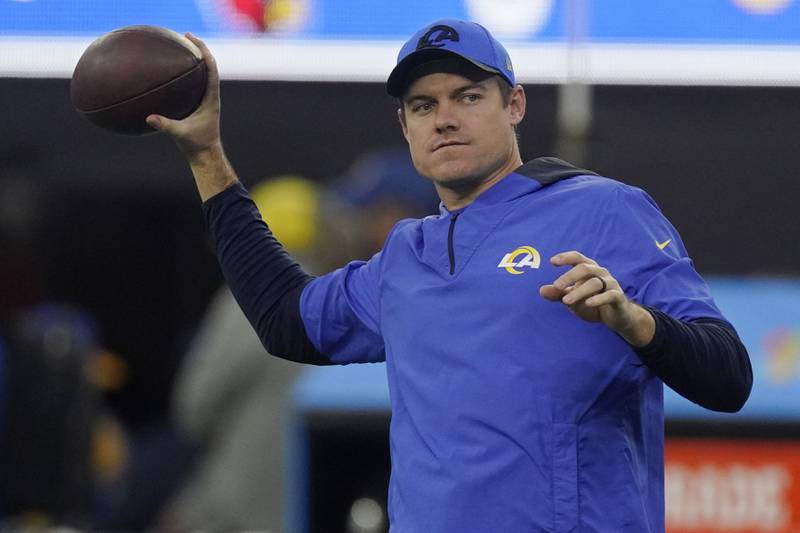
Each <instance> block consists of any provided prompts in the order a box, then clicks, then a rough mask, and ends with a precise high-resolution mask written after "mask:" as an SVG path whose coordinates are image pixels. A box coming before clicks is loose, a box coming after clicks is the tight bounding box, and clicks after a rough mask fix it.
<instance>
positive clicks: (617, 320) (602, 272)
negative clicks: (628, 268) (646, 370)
mask: <svg viewBox="0 0 800 533" xmlns="http://www.w3.org/2000/svg"><path fill="white" fill-rule="evenodd" d="M550 264H552V265H553V266H557V267H560V266H571V267H572V268H570V269H569V270H568V271H566V272H565V273H564V274H562V275H561V276H559V277H558V278H557V279H556V280H555V281H553V283H551V284H549V285H542V287H541V288H540V289H539V294H541V295H542V297H543V298H546V299H547V300H550V301H553V302H561V303H562V304H564V305H566V306H567V308H569V310H570V311H572V312H573V313H574V314H575V315H576V316H578V317H580V318H581V319H583V320H586V321H589V322H602V323H603V324H605V325H606V326H607V327H608V328H609V329H611V330H612V331H615V332H617V333H618V334H619V335H620V336H621V337H622V338H624V339H625V340H626V341H628V343H630V344H632V345H633V346H645V345H646V344H648V343H649V342H650V341H651V340H652V339H653V335H654V334H655V320H654V319H653V316H652V315H651V314H650V312H649V311H647V310H646V309H644V308H643V307H641V306H639V305H637V304H636V303H634V302H633V301H631V300H629V299H628V297H627V296H625V292H624V291H623V290H622V287H620V285H619V282H617V280H616V278H614V276H612V275H611V273H610V272H609V271H608V270H607V269H605V268H603V267H602V266H600V265H598V264H597V262H596V261H594V260H593V259H590V258H588V257H586V256H585V255H583V254H582V253H580V252H576V251H570V252H562V253H559V254H556V255H554V256H553V257H551V258H550Z"/></svg>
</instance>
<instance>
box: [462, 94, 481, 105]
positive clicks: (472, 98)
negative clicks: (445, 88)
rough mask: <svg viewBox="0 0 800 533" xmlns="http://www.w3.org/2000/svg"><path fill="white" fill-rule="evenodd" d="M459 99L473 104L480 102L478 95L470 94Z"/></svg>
mask: <svg viewBox="0 0 800 533" xmlns="http://www.w3.org/2000/svg"><path fill="white" fill-rule="evenodd" d="M461 99H462V100H464V101H465V102H469V103H474V102H477V101H478V100H480V99H481V96H480V95H479V94H472V93H470V94H465V95H464V96H462V97H461Z"/></svg>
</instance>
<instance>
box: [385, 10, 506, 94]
mask: <svg viewBox="0 0 800 533" xmlns="http://www.w3.org/2000/svg"><path fill="white" fill-rule="evenodd" d="M447 57H460V58H462V59H465V60H467V61H469V62H470V63H472V64H473V65H475V66H476V67H478V68H480V69H482V70H485V71H487V72H492V73H494V74H499V75H500V76H502V77H503V79H504V80H506V81H507V82H508V84H509V85H511V86H512V87H514V86H515V85H516V84H517V82H516V79H515V78H514V68H513V67H512V65H511V58H510V57H509V55H508V52H507V51H506V49H505V48H503V45H502V44H500V43H499V42H498V41H497V39H495V38H494V37H492V34H490V33H489V31H488V30H487V29H486V28H484V27H483V26H481V25H480V24H477V23H475V22H466V21H463V20H455V19H442V20H437V21H436V22H432V23H430V24H428V25H427V26H425V27H424V28H422V29H421V30H419V31H418V32H417V33H415V34H414V35H413V36H412V37H411V38H410V39H409V40H408V41H406V44H404V45H403V48H401V49H400V53H399V54H398V55H397V65H396V66H395V67H394V70H392V73H391V74H389V79H388V80H387V81H386V91H387V92H388V93H389V94H390V95H392V96H395V97H398V98H399V97H401V96H402V95H403V91H404V90H405V88H406V85H407V82H408V75H409V74H410V73H411V71H412V70H414V69H415V68H416V67H418V66H419V65H422V64H423V63H427V62H428V61H434V60H437V59H444V58H447Z"/></svg>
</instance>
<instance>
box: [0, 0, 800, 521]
mask: <svg viewBox="0 0 800 533" xmlns="http://www.w3.org/2000/svg"><path fill="white" fill-rule="evenodd" d="M442 17H454V18H466V19H471V20H475V21H477V22H480V23H482V24H484V25H485V26H487V27H488V28H489V29H490V30H491V31H492V32H493V33H494V34H495V35H496V36H497V37H498V38H500V40H502V41H503V42H504V43H505V44H506V45H507V48H508V49H509V52H510V54H511V57H512V59H513V60H514V64H515V71H516V73H517V76H518V79H519V80H520V81H521V82H522V83H523V84H524V85H525V87H526V91H527V95H528V106H529V108H528V113H527V117H526V119H525V121H524V122H523V124H522V126H521V127H520V128H519V133H520V138H521V151H522V153H523V159H530V158H533V157H537V156H541V155H555V156H558V157H561V158H563V159H567V160H569V161H571V162H573V163H575V164H577V165H582V166H585V167H587V168H591V169H593V170H595V171H597V172H599V173H602V174H604V175H607V176H611V177H614V178H616V179H619V180H621V181H624V182H627V183H630V184H633V185H637V186H640V187H643V188H645V189H646V190H647V191H648V192H649V193H650V194H651V195H652V196H653V197H654V198H655V199H656V200H657V201H658V203H659V204H660V206H661V208H662V210H663V211H664V213H665V214H666V215H667V216H668V217H669V219H670V220H671V221H672V222H673V223H674V224H675V225H676V226H677V228H678V229H679V231H680V232H681V234H682V235H683V237H684V240H685V243H686V245H687V247H688V249H689V252H690V254H691V255H692V257H693V258H694V260H695V265H696V267H697V269H698V270H699V271H700V272H701V273H702V274H703V275H704V276H705V277H706V278H707V279H708V280H709V282H710V284H711V287H712V292H713V293H714V296H715V298H716V299H717V302H718V303H719V305H720V307H721V308H722V310H723V312H724V313H725V314H726V315H727V316H728V318H730V319H731V321H732V322H733V323H734V325H735V326H736V327H737V329H738V330H739V332H740V334H741V336H742V339H743V341H744V342H745V344H746V345H747V347H748V349H749V351H750V355H751V358H752V360H753V366H754V372H755V385H754V389H753V394H752V397H751V399H750V401H749V403H748V405H747V406H746V407H745V408H744V410H743V411H742V412H741V413H738V414H736V415H717V414H713V413H710V412H707V411H703V410H701V409H699V408H697V407H695V406H694V405H692V404H690V403H689V402H688V401H686V400H683V399H681V398H679V397H678V396H676V395H675V394H673V393H671V392H670V391H666V392H665V408H666V412H667V417H668V422H667V427H666V432H667V450H666V461H667V462H666V495H667V523H668V528H669V531H671V532H675V533H683V532H686V533H689V532H691V533H702V532H722V531H731V532H733V531H736V532H761V531H770V532H787V533H788V532H796V531H800V309H799V308H798V306H797V303H796V302H798V301H800V246H799V245H798V236H799V235H800V233H799V231H800V214H799V213H798V209H797V207H796V205H797V201H798V198H799V197H800V183H799V181H800V176H799V175H798V174H799V172H800V170H798V169H800V149H799V148H800V134H799V133H798V131H797V125H798V124H800V89H799V88H798V87H800V0H704V1H703V2H695V1H691V0H671V1H662V0H652V1H649V2H629V1H623V0H603V1H591V0H404V1H402V2H376V1H374V0H131V1H128V2H117V1H112V0H0V117H2V125H3V127H2V128H0V529H2V530H39V529H48V528H56V527H71V528H74V529H78V530H99V531H137V530H152V531H164V532H173V531H194V530H199V529H204V530H208V531H237V530H251V531H273V532H277V531H286V532H296V533H305V532H320V533H323V532H324V533H328V532H330V533H338V532H343V533H379V532H385V531H386V530H387V519H386V510H385V500H386V485H387V482H388V472H389V459H388V434H387V429H388V420H389V413H388V397H387V392H386V382H385V369H384V368H383V366H382V365H356V366H352V367H345V368H303V367H301V366H299V365H294V364H291V363H285V362H283V361H281V360H278V359H276V358H272V357H268V356H266V355H264V352H263V349H262V348H260V345H259V344H258V341H257V339H256V338H255V335H254V334H253V333H252V332H251V330H250V329H249V326H248V325H247V324H246V322H245V321H244V319H243V317H242V316H241V313H240V312H239V311H238V308H237V307H236V305H235V303H234V302H233V300H232V298H231V296H230V294H229V293H228V291H227V289H226V288H225V287H224V285H223V283H222V279H221V276H220V272H219V269H218V266H217V263H216V260H215V258H214V256H213V254H212V252H211V249H210V246H209V243H208V241H207V237H206V233H205V227H204V222H203V219H202V215H201V211H200V204H199V199H198V196H197V193H196V191H195V189H194V185H193V181H192V179H191V175H190V172H189V169H188V166H187V165H186V163H185V162H184V161H183V159H182V157H181V155H180V154H179V152H178V151H177V150H176V149H175V147H174V146H173V144H172V143H171V142H170V141H169V140H168V139H166V138H163V137H161V136H157V135H156V136H145V137H121V136H116V135H112V134H109V133H106V132H104V131H102V130H99V129H97V128H95V127H93V126H91V125H90V124H89V123H88V122H86V121H84V120H83V119H81V118H80V117H79V116H78V114H77V113H75V112H74V110H73V109H72V108H71V104H70V99H69V81H70V76H71V74H72V71H73V69H74V66H75V64H76V62H77V60H78V58H79V57H80V54H81V53H82V51H83V50H84V49H85V48H86V46H88V44H89V43H90V42H91V41H92V40H94V39H95V38H97V37H98V36H100V35H102V34H103V33H105V32H108V31H110V30H112V29H115V28H117V27H120V26H125V25H130V24H154V25H160V26H165V27H169V28H172V29H174V30H176V31H179V32H184V31H192V32H193V33H195V34H196V35H198V36H200V37H201V38H203V39H205V40H206V41H207V42H208V44H209V46H210V47H211V49H212V50H213V51H214V53H215V55H216V57H217V61H218V63H219V65H220V69H221V74H222V77H223V86H222V95H223V117H222V130H223V138H224V140H225V144H226V148H227V151H228V154H229V157H230V159H231V161H232V162H233V164H234V166H235V168H236V169H237V171H238V173H239V176H240V177H241V179H242V180H243V182H244V183H245V184H246V185H247V186H248V187H249V188H250V189H251V191H252V192H253V195H254V197H255V199H256V201H257V203H258V204H259V207H260V208H261V209H262V212H264V213H265V216H266V218H267V219H268V220H269V222H270V225H271V226H272V227H273V229H274V230H275V232H276V233H277V235H278V237H279V239H280V240H281V241H282V242H284V243H285V244H286V246H287V247H288V248H289V249H290V250H291V251H292V253H293V254H294V255H295V256H296V257H297V258H298V259H299V260H300V261H301V262H302V263H303V264H304V266H305V267H306V268H307V269H308V270H309V271H312V272H317V273H322V272H325V271H327V270H329V269H331V268H334V267H336V266H340V265H342V264H343V263H345V262H347V261H348V260H351V259H354V258H366V257H368V256H369V255H371V254H372V253H374V251H376V250H377V249H379V248H380V246H381V244H382V241H383V238H384V237H385V234H386V232H387V231H388V229H389V228H390V227H391V225H392V224H393V223H394V222H395V221H396V220H397V219H399V218H403V217H408V216H421V215H425V214H428V213H433V212H435V211H436V206H437V203H438V202H437V199H436V197H435V195H434V192H433V189H432V187H430V186H429V185H428V184H427V183H425V182H424V181H423V180H422V179H421V178H419V177H418V176H417V175H416V173H415V172H414V169H413V167H412V166H411V163H410V161H409V158H408V155H407V151H406V149H405V146H404V141H403V138H402V135H401V133H400V130H399V127H398V125H397V123H396V118H395V112H394V111H395V103H394V101H393V100H392V99H391V98H390V97H388V96H387V95H386V94H385V91H384V88H383V85H382V82H383V80H385V78H386V76H387V75H388V72H389V71H390V70H391V68H392V66H393V64H394V60H395V57H396V54H397V51H398V50H399V48H400V46H401V44H402V42H403V40H404V39H405V38H407V37H408V36H409V35H411V34H412V33H413V32H414V31H415V30H416V29H417V28H419V27H421V26H422V25H424V24H426V23H428V22H430V21H432V20H434V19H437V18H442Z"/></svg>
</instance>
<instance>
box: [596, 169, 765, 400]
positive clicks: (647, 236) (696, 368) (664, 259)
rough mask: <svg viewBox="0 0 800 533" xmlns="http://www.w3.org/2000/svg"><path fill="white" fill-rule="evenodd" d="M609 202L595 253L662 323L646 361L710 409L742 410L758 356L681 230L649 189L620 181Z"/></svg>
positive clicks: (643, 353) (668, 382)
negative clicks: (745, 342) (714, 291)
mask: <svg viewBox="0 0 800 533" xmlns="http://www.w3.org/2000/svg"><path fill="white" fill-rule="evenodd" d="M605 200H606V201H605V202H604V203H603V207H604V212H603V215H602V220H603V223H602V224H601V225H600V227H599V229H598V232H599V235H598V237H599V238H598V242H599V243H602V245H600V246H599V247H598V250H597V256H596V257H595V259H596V260H597V261H598V263H599V264H601V265H603V266H605V267H606V268H608V270H609V272H611V274H612V275H613V276H614V277H615V278H616V279H617V280H618V281H619V283H620V285H621V286H622V288H623V290H624V291H625V294H626V295H627V296H628V297H629V298H630V299H631V300H633V301H635V302H637V303H639V304H640V305H643V306H645V307H646V308H647V309H649V311H650V312H651V314H652V315H653V318H654V319H655V322H656V334H655V337H654V338H653V340H652V342H651V343H650V344H649V345H648V346H646V347H644V348H640V349H637V350H636V352H637V353H638V355H639V357H640V358H641V360H642V361H643V362H644V363H645V364H646V365H647V366H648V368H650V369H651V370H652V371H653V372H654V373H655V374H656V375H657V376H659V377H660V378H661V379H662V381H664V383H665V384H666V385H668V386H669V387H671V388H672V389H673V390H675V391H676V392H677V393H679V394H681V395H682V396H684V397H686V398H687V399H689V400H691V401H693V402H695V403H698V404H699V405H701V406H703V407H706V408H708V409H713V410H717V411H728V412H734V411H738V410H739V409H741V407H742V406H743V405H744V402H745V401H746V400H747V397H748V396H749V393H750V388H751V386H752V380H753V376H752V369H751V367H750V359H749V356H748V355H747V350H746V349H745V347H744V345H743V344H742V342H741V341H740V340H739V337H738V335H737V334H736V331H735V330H734V328H733V326H731V324H730V323H729V322H728V320H727V319H726V318H725V317H724V316H723V314H722V312H721V311H720V310H719V308H718V307H717V305H716V303H715V302H714V299H713V298H712V296H711V291H710V290H709V288H708V285H707V284H706V282H705V280H704V279H703V278H702V277H701V276H700V275H699V274H698V273H697V271H696V270H695V268H694V264H693V262H692V260H691V258H690V257H689V255H688V252H687V251H686V248H685V247H684V244H683V241H682V239H681V236H680V235H679V234H678V231H677V230H676V229H675V228H674V227H673V226H672V224H670V222H669V221H668V220H667V219H666V217H665V216H664V215H663V214H662V213H661V210H660V209H659V208H658V206H657V205H656V203H655V202H654V201H653V199H652V198H650V196H648V195H647V193H645V192H644V191H642V190H641V189H637V188H635V187H629V186H626V185H622V184H618V185H615V186H614V187H613V191H612V193H611V194H609V195H607V196H606V198H605Z"/></svg>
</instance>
